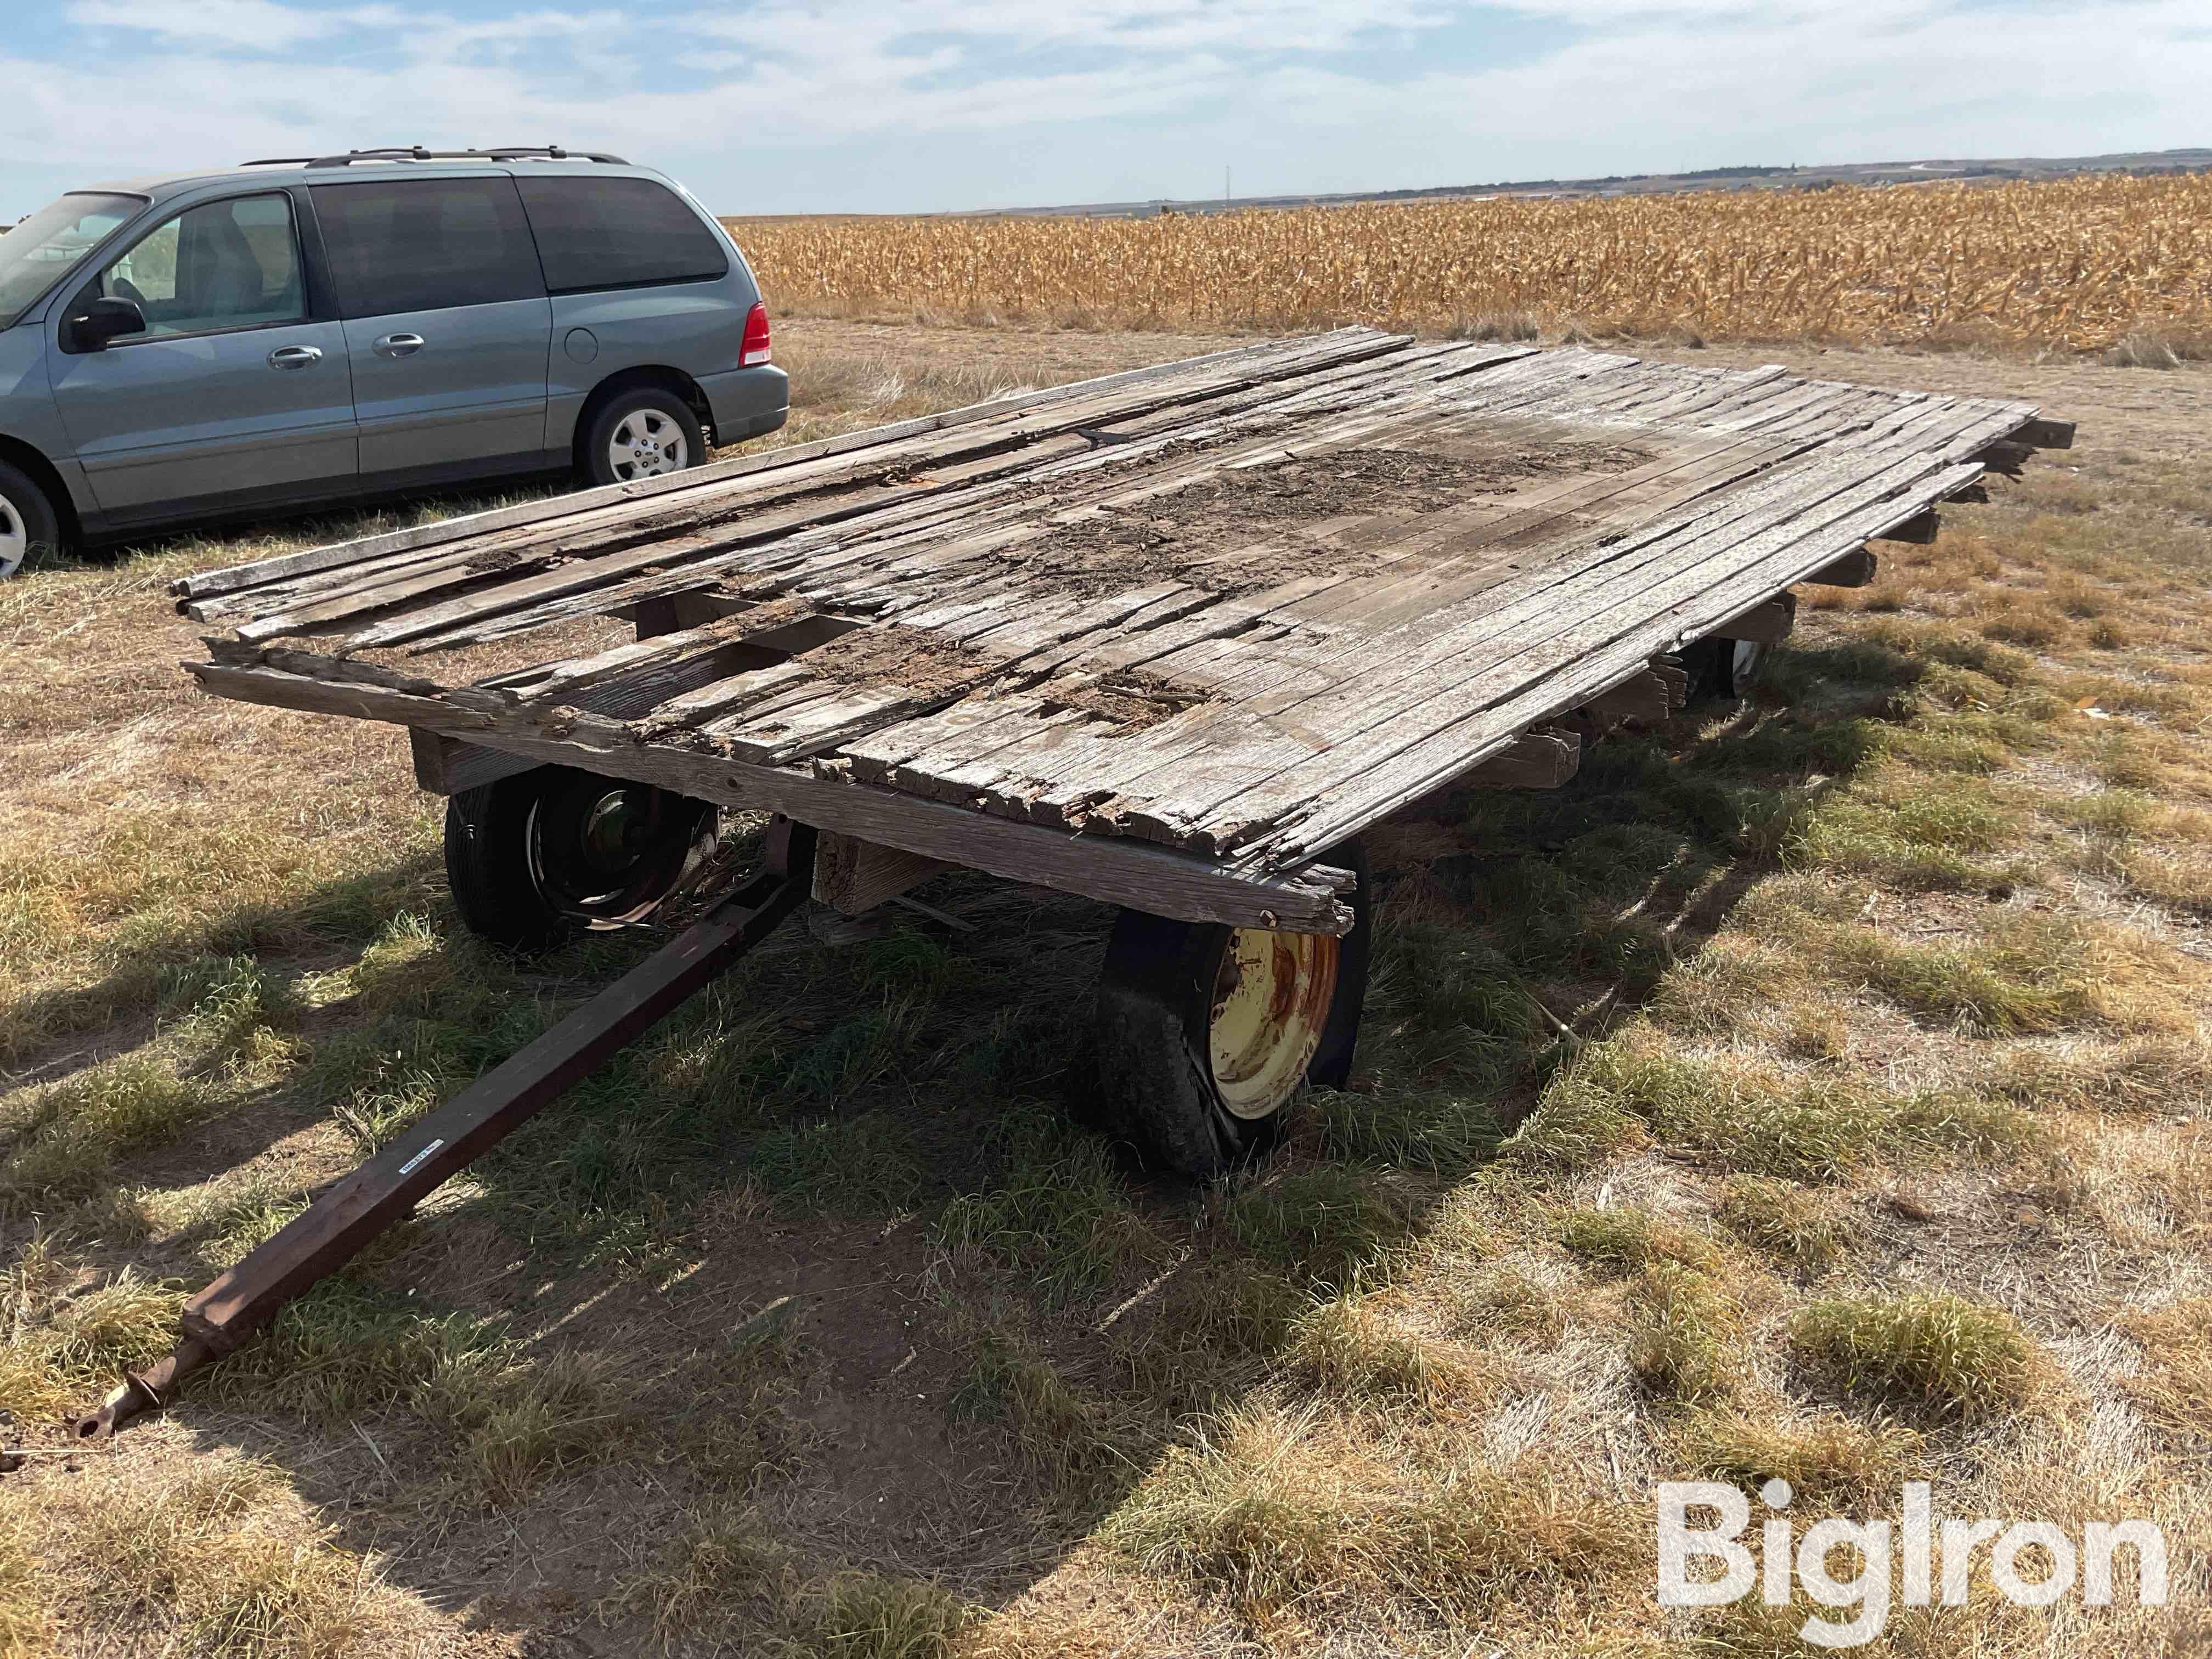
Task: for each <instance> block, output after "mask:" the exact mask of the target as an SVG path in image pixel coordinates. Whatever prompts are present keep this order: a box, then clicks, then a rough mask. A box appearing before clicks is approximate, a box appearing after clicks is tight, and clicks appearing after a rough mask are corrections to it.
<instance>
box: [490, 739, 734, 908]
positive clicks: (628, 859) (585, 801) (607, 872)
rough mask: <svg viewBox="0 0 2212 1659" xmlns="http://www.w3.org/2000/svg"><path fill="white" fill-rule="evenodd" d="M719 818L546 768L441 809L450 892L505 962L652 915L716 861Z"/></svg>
mask: <svg viewBox="0 0 2212 1659" xmlns="http://www.w3.org/2000/svg"><path fill="white" fill-rule="evenodd" d="M714 829H715V811H714V806H713V805H712V804H711V803H709V802H707V801H702V800H693V799H690V798H689V797H688V796H684V795H678V794H676V793H672V792H671V791H669V790H666V789H656V788H654V787H652V786H651V785H649V784H641V783H623V782H622V781H619V780H617V779H613V778H605V777H600V776H599V775H596V774H593V773H590V772H583V771H579V770H577V769H575V768H574V767H568V766H541V767H538V768H536V769H533V770H532V771H528V772H522V773H518V774H516V775H514V776H513V777H507V778H501V779H499V780H497V781H495V782H492V783H487V784H484V785H482V786H481V787H477V788H475V789H466V790H463V791H462V792H461V793H459V794H457V795H454V796H453V797H451V798H450V799H448V800H447V803H446V883H447V886H449V887H450V888H451V889H452V890H453V903H454V905H455V907H456V908H458V909H459V911H460V913H461V920H462V921H463V922H464V923H465V924H466V925H467V927H468V929H469V931H470V932H471V933H475V934H476V935H477V936H478V937H479V938H481V939H489V940H490V941H491V942H492V943H494V944H495V945H505V946H507V948H508V949H510V950H515V951H546V950H550V949H552V948H553V947H554V946H555V945H559V944H561V943H562V942H563V941H564V940H566V939H569V938H571V937H572V936H574V934H575V933H579V932H583V931H587V930H590V929H593V928H612V927H629V926H633V925H635V924H636V923H638V922H640V921H644V920H645V919H646V917H647V916H648V915H651V914H652V913H653V910H654V908H656V907H658V906H659V903H660V902H661V901H662V900H663V899H665V898H666V897H667V896H668V895H669V894H670V892H671V890H674V888H675V887H676V885H677V884H678V882H680V881H681V880H682V879H683V878H684V877H685V876H686V875H688V874H689V873H690V872H691V871H692V870H693V869H695V868H696V867H697V865H698V862H699V860H702V859H703V858H704V857H706V856H707V854H709V853H711V852H712V851H713V850H714Z"/></svg>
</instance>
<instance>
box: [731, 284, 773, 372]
mask: <svg viewBox="0 0 2212 1659" xmlns="http://www.w3.org/2000/svg"><path fill="white" fill-rule="evenodd" d="M768 360H769V350H768V307H766V306H764V305H763V304H762V303H761V302H760V301H757V300H756V301H753V308H752V309H751V310H750V311H748V312H747V313H745V338H744V344H743V345H741V346H739V347H738V362H741V363H743V364H744V366H745V367H746V368H751V367H752V366H753V365H754V364H755V363H764V362H767V361H768Z"/></svg>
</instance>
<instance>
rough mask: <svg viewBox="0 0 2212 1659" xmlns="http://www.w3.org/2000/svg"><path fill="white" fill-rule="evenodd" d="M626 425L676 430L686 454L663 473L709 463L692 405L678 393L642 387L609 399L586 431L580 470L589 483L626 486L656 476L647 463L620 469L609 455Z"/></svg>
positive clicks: (652, 387)
mask: <svg viewBox="0 0 2212 1659" xmlns="http://www.w3.org/2000/svg"><path fill="white" fill-rule="evenodd" d="M623 422H635V423H638V424H639V425H641V426H642V427H647V428H650V427H653V426H654V425H655V424H657V423H665V424H666V425H667V426H670V427H672V428H674V430H675V431H676V433H677V434H678V435H679V436H680V437H681V439H682V441H683V443H684V454H683V458H682V459H680V460H679V461H678V462H677V463H676V465H674V466H672V467H669V468H665V469H663V470H665V471H681V470H682V469H684V468H687V467H694V466H696V465H699V463H700V462H702V461H703V460H705V459H707V436H706V434H705V433H704V432H703V431H702V429H701V428H700V425H699V417H698V416H696V414H694V413H693V412H692V410H691V405H690V404H688V403H686V402H684V399H683V398H682V397H681V396H679V395H678V393H676V392H668V391H664V390H662V389H661V388H660V387H659V386H640V387H639V388H638V389H637V390H636V391H635V392H617V394H616V395H615V396H614V397H612V398H609V399H608V400H607V403H606V404H605V407H604V408H602V409H601V410H599V413H597V414H596V415H594V416H592V419H591V422H590V424H589V425H588V426H586V428H585V429H584V450H583V454H582V456H581V457H580V467H579V470H580V471H581V473H582V474H583V477H584V482H585V483H587V484H611V483H628V482H629V480H630V479H632V478H635V477H650V476H653V475H652V472H651V471H650V470H649V469H648V467H647V463H646V462H644V461H642V460H641V461H638V462H635V463H633V464H631V465H630V466H629V467H618V466H617V465H616V463H615V460H614V458H613V457H612V455H611V453H609V452H610V450H611V448H612V447H613V444H614V441H615V435H616V434H617V431H618V430H619V429H620V428H622V426H623ZM648 435H649V434H648ZM664 453H665V452H664Z"/></svg>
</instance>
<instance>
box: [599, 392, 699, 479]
mask: <svg viewBox="0 0 2212 1659" xmlns="http://www.w3.org/2000/svg"><path fill="white" fill-rule="evenodd" d="M687 459H688V456H687V454H686V446H685V443H684V433H683V431H682V429H681V428H678V426H677V424H676V423H675V422H673V421H671V420H670V419H669V418H668V417H667V416H665V415H663V414H660V413H659V412H658V411H657V410H650V409H641V410H638V411H637V412H636V413H635V414H634V415H629V416H625V417H624V418H623V421H622V422H621V424H619V425H618V426H617V427H616V428H615V429H614V433H613V435H612V436H611V438H610V439H609V440H608V441H607V462H608V465H610V466H611V468H612V469H613V471H614V475H615V476H616V477H617V478H652V477H659V476H660V475H661V474H662V473H665V472H679V471H683V469H684V463H685V461H686V460H687Z"/></svg>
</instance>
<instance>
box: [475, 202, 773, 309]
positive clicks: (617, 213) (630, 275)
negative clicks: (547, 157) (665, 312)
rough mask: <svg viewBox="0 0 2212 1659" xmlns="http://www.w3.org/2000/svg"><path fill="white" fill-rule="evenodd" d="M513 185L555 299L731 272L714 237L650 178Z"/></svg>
mask: <svg viewBox="0 0 2212 1659" xmlns="http://www.w3.org/2000/svg"><path fill="white" fill-rule="evenodd" d="M515 184H516V185H517V186H518V187H519V188H520V190H521V191H522V201H523V205H524V206H525V207H526V208H528V209H529V210H530V223H531V227H532V228H533V229H534V230H536V232H537V233H538V257H539V258H541V259H543V260H544V263H545V286H546V287H547V288H549V289H551V290H552V291H553V292H554V293H556V294H576V293H581V292H584V291H586V290H588V289H600V288H642V287H645V286H647V284H649V283H697V282H706V281H709V280H711V279H713V278H714V277H716V276H723V275H725V274H726V272H727V271H728V270H729V268H730V262H729V259H728V258H727V256H726V255H725V254H724V253H723V252H722V245H721V243H720V241H719V240H717V239H716V237H715V235H714V232H713V231H711V230H709V229H708V228H707V227H706V226H705V225H704V224H703V223H702V222H700V218H699V216H698V215H697V214H696V213H695V212H693V211H692V210H691V208H690V205H689V204H686V203H685V202H684V200H683V199H682V198H681V197H678V195H677V194H676V192H675V191H672V190H670V189H669V188H668V187H667V186H666V185H659V184H655V183H654V182H653V180H652V179H585V178H573V177H568V176H565V175H558V176H556V177H553V178H537V179H532V178H527V177H525V178H521V179H516V180H515Z"/></svg>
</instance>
